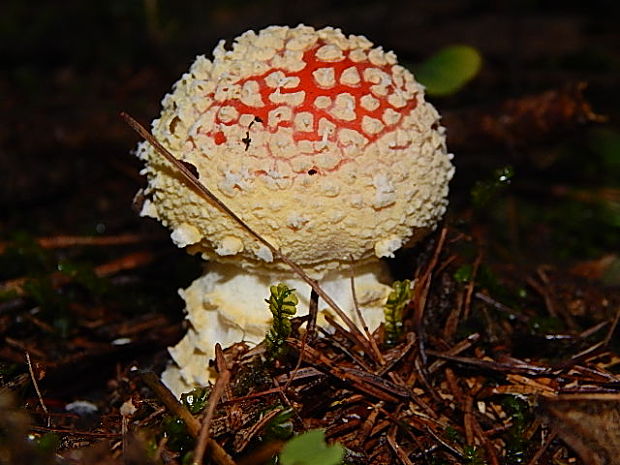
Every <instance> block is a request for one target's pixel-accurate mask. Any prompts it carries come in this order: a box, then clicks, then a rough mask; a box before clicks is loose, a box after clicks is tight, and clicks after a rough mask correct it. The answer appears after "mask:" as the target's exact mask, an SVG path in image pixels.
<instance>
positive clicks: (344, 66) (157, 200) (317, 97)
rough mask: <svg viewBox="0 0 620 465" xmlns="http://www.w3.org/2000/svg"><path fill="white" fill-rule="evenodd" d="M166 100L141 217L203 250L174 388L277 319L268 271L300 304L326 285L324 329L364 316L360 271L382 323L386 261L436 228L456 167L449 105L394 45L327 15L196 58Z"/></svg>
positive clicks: (194, 380)
mask: <svg viewBox="0 0 620 465" xmlns="http://www.w3.org/2000/svg"><path fill="white" fill-rule="evenodd" d="M162 106H163V108H162V112H161V115H160V117H159V118H157V119H156V120H154V121H153V124H152V136H151V135H148V134H147V135H148V136H149V137H145V138H146V139H148V142H144V143H141V144H140V145H139V146H138V149H137V151H136V152H137V155H138V157H139V158H140V159H141V160H142V161H143V162H144V165H145V168H144V170H143V173H144V174H146V176H147V179H148V184H147V186H146V187H145V189H144V191H143V193H142V194H143V195H142V197H143V199H144V202H143V204H142V206H141V212H140V213H141V214H142V215H143V216H150V217H153V218H156V219H158V220H159V221H161V222H162V223H163V224H164V225H166V226H167V227H169V228H170V229H171V231H172V232H171V239H172V240H173V241H174V243H175V244H177V245H178V246H179V247H187V249H188V251H190V252H191V253H197V254H200V255H201V256H202V257H203V258H204V259H206V260H208V261H209V265H208V267H207V272H206V274H205V275H204V276H202V277H200V278H198V279H197V280H196V281H194V283H193V284H192V285H191V286H190V287H189V288H188V289H186V290H184V291H182V292H181V295H182V297H183V299H184V300H185V303H186V310H187V318H188V320H189V322H190V328H189V330H188V333H187V335H186V337H185V338H183V339H182V340H181V341H180V342H179V343H178V344H177V345H176V346H175V347H173V348H171V349H170V354H171V356H172V358H173V360H174V364H172V365H171V366H170V367H169V368H168V369H167V370H166V372H165V373H164V374H163V375H162V377H163V380H164V382H165V383H166V385H167V386H168V387H169V388H170V389H171V390H172V391H173V392H175V393H177V394H180V393H182V392H185V391H188V390H191V389H192V388H193V387H194V386H197V385H202V386H204V385H206V384H207V383H208V382H209V381H210V380H211V379H212V373H211V372H210V371H209V370H208V369H207V368H206V367H208V365H209V360H211V359H213V357H214V350H213V347H214V344H215V343H216V342H219V343H220V344H221V345H222V346H224V347H226V346H229V345H230V344H233V343H235V342H239V341H241V340H244V341H246V342H249V343H260V342H261V341H262V340H263V339H264V337H265V333H266V332H267V331H268V330H269V328H270V325H271V321H272V315H271V314H270V312H269V311H268V310H267V309H266V308H265V305H264V303H263V302H262V301H261V299H256V295H257V294H260V293H262V292H264V289H266V288H268V286H270V285H271V284H272V283H277V282H282V283H284V284H286V285H287V286H288V287H289V288H290V289H293V288H294V289H296V290H297V291H296V292H297V298H298V299H299V313H300V314H301V315H303V314H305V313H307V312H308V308H309V303H310V291H311V288H312V290H314V291H315V292H317V294H318V295H319V297H320V299H319V301H318V318H319V319H318V324H319V325H321V324H322V320H321V318H322V317H321V315H322V314H323V313H324V311H325V310H326V309H328V308H330V307H331V308H333V309H334V304H335V305H336V306H337V307H338V308H339V311H336V313H337V315H338V318H339V319H340V320H342V321H341V322H344V323H345V324H346V325H347V326H349V327H351V326H355V325H358V326H360V327H361V323H362V322H361V319H360V318H359V316H358V313H357V312H356V310H355V308H356V307H355V302H354V299H353V295H352V291H351V286H350V285H349V282H350V278H351V276H353V278H354V279H355V290H356V299H357V303H358V304H359V308H360V310H361V312H360V313H361V314H362V315H363V319H364V321H365V322H366V323H367V326H368V328H369V329H370V330H371V331H372V330H374V329H376V328H377V327H378V326H379V325H380V324H381V322H382V321H383V305H384V303H385V300H386V298H387V295H388V294H389V292H390V287H389V286H388V285H386V284H385V283H387V282H389V281H390V278H389V273H388V272H387V268H386V264H385V263H384V262H383V261H381V260H380V259H381V258H384V257H393V256H394V252H396V251H397V250H398V249H400V248H401V247H405V246H410V245H412V244H414V243H415V242H417V241H418V240H420V239H421V238H422V237H423V236H425V235H426V234H428V233H429V232H430V231H432V230H433V229H434V228H435V227H436V225H437V222H438V221H439V220H440V218H441V217H442V216H443V214H444V213H445V211H446V207H447V204H448V200H447V195H448V183H449V181H450V179H451V178H452V175H453V173H454V167H453V165H452V162H451V159H452V155H451V154H449V153H448V151H447V148H446V137H445V130H444V128H443V127H442V126H441V123H440V116H439V114H438V113H437V111H436V110H435V108H434V107H433V106H432V105H431V104H430V103H428V102H427V101H426V100H425V98H424V88H423V87H422V86H421V85H420V84H419V83H418V82H417V81H416V80H415V78H414V76H413V75H412V74H411V73H410V72H409V71H407V70H406V69H405V68H404V67H402V66H400V65H399V64H398V61H397V59H396V55H395V54H394V53H393V52H386V51H385V50H383V48H381V47H375V46H374V45H373V44H372V43H371V42H370V41H369V40H368V39H366V38H365V37H363V36H356V35H345V34H343V33H342V31H340V30H339V29H335V28H332V27H325V28H323V29H320V30H316V29H314V28H312V27H308V26H304V25H299V26H297V27H294V28H290V27H285V26H271V27H268V28H266V29H263V30H262V31H259V32H254V31H248V32H246V33H244V34H242V35H241V36H239V37H238V38H236V39H235V41H234V42H233V44H232V45H231V46H230V47H225V44H224V41H221V42H220V44H219V45H218V46H217V47H216V48H215V50H214V51H213V58H212V60H210V59H207V58H206V57H205V56H199V57H197V59H196V61H195V62H194V64H193V65H192V66H191V68H190V70H189V71H188V72H187V73H185V74H184V75H183V76H182V77H181V79H180V80H179V81H178V82H177V83H176V84H175V86H174V88H173V91H172V92H171V93H170V94H168V95H166V97H165V98H164V100H163V102H162ZM143 137H144V135H143ZM162 149H163V150H162ZM162 151H163V152H167V153H169V154H170V158H171V159H172V160H173V161H171V159H170V158H168V157H167V156H162ZM176 162H178V163H176ZM200 186H202V188H201V187H200ZM206 192H208V195H205V193H206ZM291 270H294V271H295V273H291ZM300 277H301V278H303V279H300ZM317 288H319V289H320V291H321V292H318V291H317ZM330 301H331V302H330Z"/></svg>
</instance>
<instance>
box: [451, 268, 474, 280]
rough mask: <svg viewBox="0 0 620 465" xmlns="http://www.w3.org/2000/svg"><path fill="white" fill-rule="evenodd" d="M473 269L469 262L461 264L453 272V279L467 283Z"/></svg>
mask: <svg viewBox="0 0 620 465" xmlns="http://www.w3.org/2000/svg"><path fill="white" fill-rule="evenodd" d="M473 269H474V268H473V266H471V265H470V264H465V265H461V266H460V267H459V268H458V270H456V271H455V272H454V279H455V280H457V281H458V282H459V283H468V282H469V281H470V280H471V275H472V272H473Z"/></svg>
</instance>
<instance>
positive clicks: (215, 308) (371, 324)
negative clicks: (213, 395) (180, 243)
mask: <svg viewBox="0 0 620 465" xmlns="http://www.w3.org/2000/svg"><path fill="white" fill-rule="evenodd" d="M263 271H264V272H263V273H262V274H257V273H249V272H248V271H245V270H242V269H241V268H238V267H236V266H233V265H224V264H219V263H210V264H209V265H208V271H207V273H206V274H205V275H203V276H201V277H200V278H198V279H196V280H195V281H194V282H193V283H192V284H191V285H190V286H189V287H188V288H187V289H185V290H180V291H179V293H180V295H181V297H182V298H183V299H184V300H185V310H186V313H187V317H186V318H187V319H188V321H189V323H190V327H189V330H188V332H187V334H186V335H185V336H184V337H183V339H182V340H181V341H180V342H179V343H178V344H177V345H176V346H174V347H171V348H169V352H170V355H171V356H172V359H173V363H172V364H171V365H170V366H169V367H168V368H167V369H166V370H165V371H164V373H163V374H162V381H163V382H164V384H166V386H167V387H168V388H169V389H170V390H171V391H172V392H173V393H174V394H175V395H177V396H180V395H181V394H182V393H184V392H187V391H190V390H191V389H193V388H194V387H197V386H205V385H207V384H208V383H209V381H212V380H213V377H214V373H213V371H212V370H210V369H209V360H211V359H213V358H214V357H215V343H217V342H219V343H220V344H221V345H222V347H228V346H230V345H232V344H234V343H236V342H241V341H244V342H247V343H250V344H258V343H260V342H261V341H262V340H264V338H265V335H266V334H267V331H268V330H269V327H270V325H271V321H272V318H271V313H270V311H269V308H268V306H267V304H266V303H265V299H266V298H268V297H269V286H271V285H272V284H277V283H279V282H283V283H285V284H286V285H287V286H289V288H292V289H295V292H296V294H297V297H298V298H299V304H298V306H297V314H296V316H303V315H306V314H307V313H308V306H309V300H310V293H311V289H310V286H309V285H308V284H306V283H305V282H304V281H302V280H301V279H298V278H295V277H291V273H287V274H284V273H281V272H270V271H267V270H263ZM352 273H353V278H354V279H353V281H354V283H355V294H356V298H357V302H358V305H359V308H360V311H361V313H362V315H363V318H364V322H365V323H366V325H367V326H368V328H369V329H370V331H374V330H375V329H376V328H377V327H378V326H379V325H380V324H381V322H382V321H383V305H384V303H385V301H386V299H387V296H388V294H389V293H390V290H391V288H390V287H389V286H388V285H386V284H385V283H386V282H388V281H389V273H388V271H387V267H386V266H385V264H384V263H383V262H380V261H375V262H371V263H368V264H365V265H363V266H360V267H357V268H354V269H353V270H347V271H345V272H344V273H340V272H332V273H330V274H328V275H326V276H325V277H323V278H322V279H321V280H320V281H319V284H320V286H321V287H322V288H323V290H324V291H325V292H326V293H327V294H328V295H329V296H330V297H331V298H332V299H334V301H335V302H336V303H337V304H338V306H340V308H342V309H343V311H344V312H345V313H346V314H347V315H348V316H349V317H350V318H351V319H352V320H353V321H354V322H355V323H356V324H357V325H358V326H360V327H361V326H362V322H361V321H360V319H359V317H358V315H357V312H356V311H355V306H354V301H353V295H352V292H351V274H352ZM326 312H330V308H329V307H328V306H327V305H326V304H325V302H323V300H322V299H320V300H319V315H318V322H317V323H318V324H319V325H323V326H326V322H325V316H324V315H325V313H326ZM330 313H331V314H334V312H333V311H331V312H330ZM336 319H337V320H339V319H338V318H336ZM341 323H342V322H341Z"/></svg>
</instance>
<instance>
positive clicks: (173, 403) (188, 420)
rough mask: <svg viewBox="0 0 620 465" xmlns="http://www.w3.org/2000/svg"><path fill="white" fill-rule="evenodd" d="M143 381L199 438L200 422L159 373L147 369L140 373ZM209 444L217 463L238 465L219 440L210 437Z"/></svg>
mask: <svg viewBox="0 0 620 465" xmlns="http://www.w3.org/2000/svg"><path fill="white" fill-rule="evenodd" d="M140 377H141V378H142V381H144V383H145V384H146V385H147V386H148V387H150V388H151V389H152V390H153V392H154V393H155V394H156V395H157V397H159V400H161V401H162V402H163V403H164V405H165V406H166V407H168V410H170V411H171V412H172V413H173V414H175V415H176V416H178V417H179V418H181V420H183V422H184V423H185V426H186V427H187V432H188V433H189V434H191V435H192V436H193V437H195V438H197V437H198V435H199V434H200V428H201V426H200V422H199V421H198V420H196V418H194V416H193V415H192V414H191V413H190V411H189V410H187V409H186V408H185V407H184V406H183V404H182V403H181V402H179V401H178V400H177V398H176V397H174V395H173V394H172V392H170V391H169V390H168V388H167V387H166V386H164V385H163V384H162V382H161V381H160V380H159V378H158V377H157V375H155V373H153V372H152V371H145V372H142V373H141V374H140ZM207 443H208V446H209V448H210V449H211V457H212V458H213V461H214V462H215V463H216V464H217V465H236V464H235V461H234V460H233V459H232V457H231V456H230V455H228V453H227V452H226V451H225V450H224V448H223V447H222V446H220V445H219V444H218V443H217V441H215V440H213V439H211V438H209V439H208V440H207Z"/></svg>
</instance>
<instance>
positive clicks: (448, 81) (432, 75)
mask: <svg viewBox="0 0 620 465" xmlns="http://www.w3.org/2000/svg"><path fill="white" fill-rule="evenodd" d="M481 66H482V57H481V56H480V52H478V50H476V49H475V48H473V47H470V46H469V45H452V46H449V47H445V48H442V49H441V50H439V51H438V52H437V53H435V54H434V55H433V56H431V57H430V58H428V59H427V60H426V61H425V62H423V63H420V64H419V65H417V66H415V67H414V74H415V77H416V79H417V80H418V81H419V82H420V83H421V84H422V85H424V86H425V87H426V93H427V94H429V95H435V96H444V95H451V94H454V93H455V92H457V91H458V90H459V89H461V87H463V86H464V85H465V84H467V83H468V82H469V81H470V80H472V79H473V78H474V77H475V76H476V75H477V74H478V72H479V71H480V67H481Z"/></svg>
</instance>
